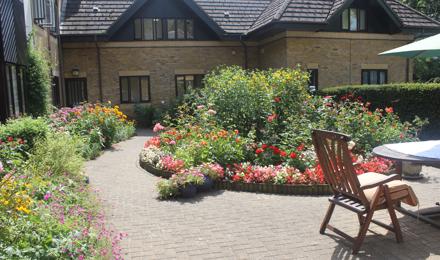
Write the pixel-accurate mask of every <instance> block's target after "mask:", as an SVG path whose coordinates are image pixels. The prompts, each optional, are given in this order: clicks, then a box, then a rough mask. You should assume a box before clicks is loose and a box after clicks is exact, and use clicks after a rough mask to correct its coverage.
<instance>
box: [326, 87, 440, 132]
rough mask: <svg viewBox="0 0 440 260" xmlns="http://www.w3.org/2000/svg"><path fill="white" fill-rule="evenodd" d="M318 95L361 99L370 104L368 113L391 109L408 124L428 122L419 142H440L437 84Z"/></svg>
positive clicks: (334, 90) (335, 90)
mask: <svg viewBox="0 0 440 260" xmlns="http://www.w3.org/2000/svg"><path fill="white" fill-rule="evenodd" d="M320 94H321V95H332V96H333V95H335V96H337V98H347V97H348V96H350V95H352V96H354V98H356V97H358V96H360V97H361V98H362V100H363V101H365V102H370V103H371V109H372V110H375V109H376V108H381V109H384V108H386V107H392V108H393V109H394V111H395V112H396V113H397V114H398V115H399V117H400V119H401V120H402V121H409V122H411V121H412V120H414V118H415V116H418V117H420V118H422V119H425V118H426V119H428V121H429V125H427V126H426V127H424V128H423V130H422V132H421V134H420V138H421V139H438V138H440V131H438V129H440V113H439V108H440V84H423V83H408V84H389V85H377V86H376V85H370V86H365V85H363V86H342V87H336V88H326V89H323V90H321V91H320Z"/></svg>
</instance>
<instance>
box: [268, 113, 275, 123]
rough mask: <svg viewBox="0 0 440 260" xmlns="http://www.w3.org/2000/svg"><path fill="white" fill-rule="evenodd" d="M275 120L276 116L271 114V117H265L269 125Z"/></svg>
mask: <svg viewBox="0 0 440 260" xmlns="http://www.w3.org/2000/svg"><path fill="white" fill-rule="evenodd" d="M275 118H277V115H276V114H272V115H270V116H268V117H267V121H268V122H269V123H271V122H272V121H273V120H274V119H275Z"/></svg>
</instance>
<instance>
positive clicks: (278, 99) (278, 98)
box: [273, 97, 281, 103]
mask: <svg viewBox="0 0 440 260" xmlns="http://www.w3.org/2000/svg"><path fill="white" fill-rule="evenodd" d="M273 101H275V102H276V103H279V102H280V101H281V98H280V97H275V98H274V99H273Z"/></svg>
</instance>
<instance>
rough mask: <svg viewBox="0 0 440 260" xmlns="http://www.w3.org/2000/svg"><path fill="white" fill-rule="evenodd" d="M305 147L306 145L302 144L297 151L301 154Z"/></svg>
mask: <svg viewBox="0 0 440 260" xmlns="http://www.w3.org/2000/svg"><path fill="white" fill-rule="evenodd" d="M304 146H305V145H304V144H300V146H298V147H297V148H296V150H297V151H300V152H301V151H302V150H304Z"/></svg>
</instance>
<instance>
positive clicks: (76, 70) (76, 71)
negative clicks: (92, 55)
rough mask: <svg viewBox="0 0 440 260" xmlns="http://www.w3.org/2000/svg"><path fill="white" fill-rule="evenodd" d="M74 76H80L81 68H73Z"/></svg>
mask: <svg viewBox="0 0 440 260" xmlns="http://www.w3.org/2000/svg"><path fill="white" fill-rule="evenodd" d="M72 76H74V77H78V76H79V69H72Z"/></svg>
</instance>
